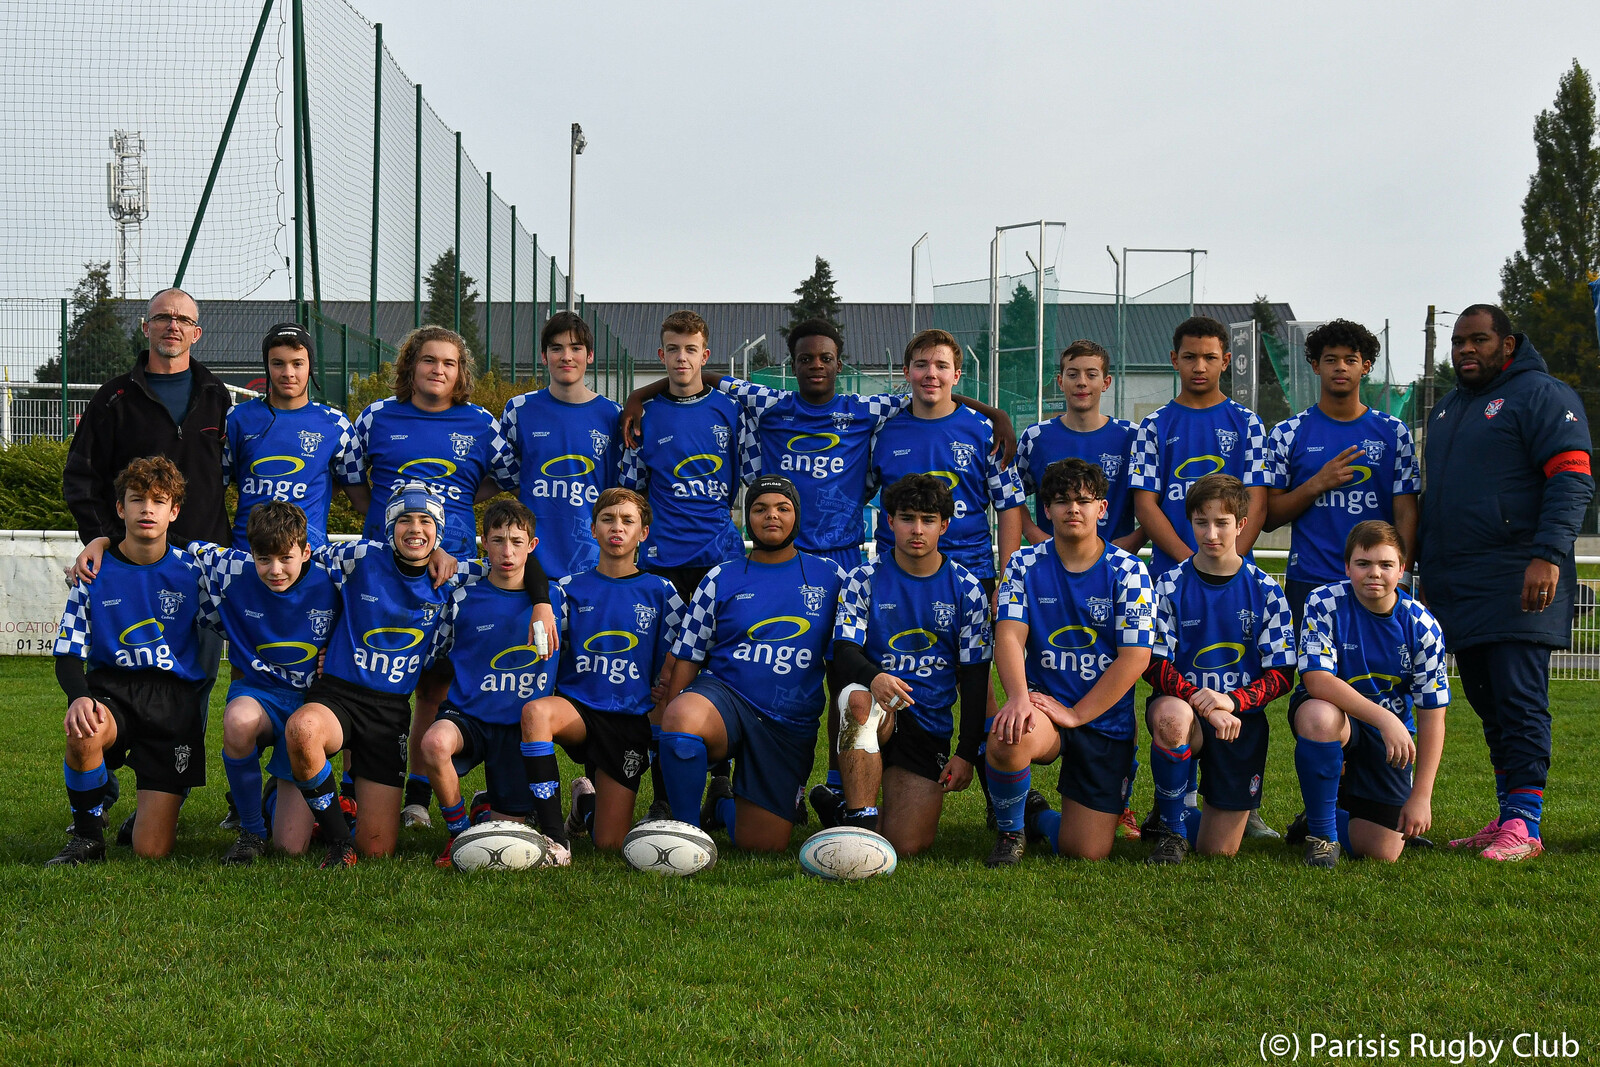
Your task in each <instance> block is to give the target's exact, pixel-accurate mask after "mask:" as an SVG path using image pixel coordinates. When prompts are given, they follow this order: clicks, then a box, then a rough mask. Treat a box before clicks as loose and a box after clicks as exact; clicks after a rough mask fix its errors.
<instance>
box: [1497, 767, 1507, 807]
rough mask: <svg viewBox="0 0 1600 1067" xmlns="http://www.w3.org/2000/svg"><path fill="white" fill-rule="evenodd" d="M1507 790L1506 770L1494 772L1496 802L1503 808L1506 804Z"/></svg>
mask: <svg viewBox="0 0 1600 1067" xmlns="http://www.w3.org/2000/svg"><path fill="white" fill-rule="evenodd" d="M1506 792H1507V790H1506V772H1505V771H1501V770H1497V771H1495V772H1494V802H1495V803H1496V804H1498V805H1499V806H1500V807H1501V808H1504V807H1505V806H1506Z"/></svg>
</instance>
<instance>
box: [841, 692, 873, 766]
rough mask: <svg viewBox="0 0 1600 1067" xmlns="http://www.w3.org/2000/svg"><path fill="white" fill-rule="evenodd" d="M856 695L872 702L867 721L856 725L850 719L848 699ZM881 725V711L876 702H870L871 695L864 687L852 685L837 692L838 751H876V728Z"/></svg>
mask: <svg viewBox="0 0 1600 1067" xmlns="http://www.w3.org/2000/svg"><path fill="white" fill-rule="evenodd" d="M856 693H865V694H866V696H867V699H868V700H869V701H872V710H870V711H868V712H867V721H866V722H864V723H858V722H856V721H855V720H854V719H852V718H851V717H850V698H851V697H852V696H853V695H855V694H856ZM882 725H883V709H882V708H880V707H879V706H878V702H877V701H876V700H872V693H871V691H870V690H868V689H867V687H866V686H864V685H855V684H854V683H852V684H850V685H847V686H845V687H844V688H843V689H841V690H839V751H840V752H844V751H846V750H847V749H854V750H856V751H857V752H876V751H878V727H880V726H882Z"/></svg>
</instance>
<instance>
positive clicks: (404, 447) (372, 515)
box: [344, 396, 513, 559]
mask: <svg viewBox="0 0 1600 1067" xmlns="http://www.w3.org/2000/svg"><path fill="white" fill-rule="evenodd" d="M363 474H365V475H366V476H367V478H368V480H369V481H370V482H371V483H372V506H371V507H370V508H368V509H367V521H366V524H365V525H364V526H363V527H362V528H361V536H363V537H365V538H367V539H368V540H371V541H384V540H386V539H387V531H386V530H385V529H384V526H383V509H384V505H386V504H387V503H388V502H389V498H390V497H391V496H393V495H394V491H395V490H396V489H398V488H399V487H400V486H401V485H404V484H405V483H406V482H407V481H409V480H410V479H412V478H419V479H421V480H422V481H424V482H427V483H428V487H429V488H430V489H432V490H433V491H434V492H436V493H438V494H439V495H440V496H442V497H444V515H445V528H444V529H443V530H440V531H439V547H440V548H443V549H444V550H445V551H446V552H448V553H450V554H451V555H452V556H454V557H456V558H457V559H471V558H473V557H475V556H477V554H478V547H477V546H478V532H477V528H476V520H475V518H474V517H473V513H472V501H473V498H474V497H475V496H476V495H477V493H478V487H479V486H480V485H482V484H483V482H484V481H485V480H487V479H492V480H493V481H494V482H495V483H497V484H498V485H500V486H502V487H504V486H506V485H509V484H511V482H512V480H513V476H512V470H511V453H510V450H509V449H507V448H506V442H505V439H504V438H503V437H501V436H500V425H499V423H497V422H496V421H495V418H494V416H493V415H491V414H489V413H488V412H487V411H485V410H484V409H483V408H480V407H479V406H478V405H476V404H457V405H455V406H454V407H452V408H450V409H449V410H447V411H437V412H429V411H421V410H418V408H417V407H416V406H415V405H414V404H412V403H411V402H410V401H409V400H408V401H405V402H401V401H399V400H396V399H395V398H394V397H392V396H391V397H388V398H387V399H384V400H375V401H373V402H372V403H371V404H368V405H367V407H366V410H364V411H362V413H361V414H360V415H359V416H357V418H356V422H355V447H354V448H352V449H351V450H350V452H349V453H348V455H347V456H346V458H345V465H344V476H345V479H346V480H347V481H350V482H359V481H360V480H361V476H362V475H363Z"/></svg>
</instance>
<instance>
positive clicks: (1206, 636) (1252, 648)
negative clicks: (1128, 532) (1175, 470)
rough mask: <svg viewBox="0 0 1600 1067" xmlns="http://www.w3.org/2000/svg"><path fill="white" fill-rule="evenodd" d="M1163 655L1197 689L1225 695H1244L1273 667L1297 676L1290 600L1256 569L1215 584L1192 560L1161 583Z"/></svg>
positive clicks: (1247, 566) (1159, 649) (1159, 648)
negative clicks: (1243, 691) (1239, 691)
mask: <svg viewBox="0 0 1600 1067" xmlns="http://www.w3.org/2000/svg"><path fill="white" fill-rule="evenodd" d="M1155 654H1156V655H1158V656H1160V657H1161V658H1162V659H1165V660H1167V661H1169V662H1170V663H1171V664H1172V665H1173V666H1174V667H1176V668H1177V670H1178V673H1179V674H1181V675H1183V677H1184V679H1185V680H1186V681H1187V682H1188V683H1189V684H1190V685H1197V686H1199V687H1200V688H1202V689H1214V690H1216V691H1217V692H1220V693H1228V692H1232V691H1233V690H1235V689H1243V688H1245V687H1246V686H1248V685H1251V684H1253V683H1254V682H1256V681H1257V680H1258V679H1260V678H1261V676H1262V675H1263V674H1264V673H1265V672H1266V671H1267V670H1269V669H1272V668H1277V669H1279V670H1291V671H1292V670H1294V666H1295V651H1294V618H1293V616H1292V615H1291V614H1290V611H1289V598H1288V597H1286V596H1284V595H1283V588H1282V586H1280V585H1278V582H1277V580H1276V579H1275V578H1273V577H1272V575H1270V574H1268V573H1266V572H1265V571H1263V570H1261V569H1260V568H1259V567H1257V566H1256V565H1255V564H1254V563H1251V562H1249V561H1246V562H1245V563H1244V565H1243V566H1242V567H1240V568H1239V570H1238V572H1237V573H1235V574H1234V576H1233V577H1232V578H1230V579H1229V580H1228V581H1227V582H1226V583H1224V584H1222V585H1213V584H1211V583H1210V582H1208V581H1206V580H1205V579H1204V578H1203V577H1201V576H1200V575H1199V574H1196V573H1195V567H1194V558H1193V557H1190V558H1189V559H1186V560H1184V561H1183V562H1182V563H1180V564H1178V565H1177V566H1176V567H1174V568H1172V569H1171V570H1170V571H1168V572H1167V573H1165V574H1163V575H1162V576H1161V577H1159V578H1157V579H1156V645H1155ZM1261 710H1263V709H1261V708H1255V709H1253V711H1255V712H1260V711H1261ZM1250 713H1251V712H1246V714H1250Z"/></svg>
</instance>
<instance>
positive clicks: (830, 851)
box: [800, 826, 900, 882]
mask: <svg viewBox="0 0 1600 1067" xmlns="http://www.w3.org/2000/svg"><path fill="white" fill-rule="evenodd" d="M899 862H900V857H899V856H897V855H895V851H894V846H893V845H891V844H889V839H888V838H886V837H883V836H882V835H881V834H875V833H873V832H872V831H871V830H865V829H862V828H861V827H859V826H835V827H834V828H833V829H831V830H823V831H822V832H821V833H817V834H812V835H811V836H810V837H808V838H806V843H805V844H803V845H801V846H800V866H801V868H802V869H803V870H804V871H805V872H806V873H807V874H811V875H815V876H816V877H818V878H821V879H823V880H824V881H828V882H858V881H860V880H861V879H863V878H875V877H877V876H879V875H884V874H893V873H894V869H895V866H896V865H897V864H898V863H899Z"/></svg>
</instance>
